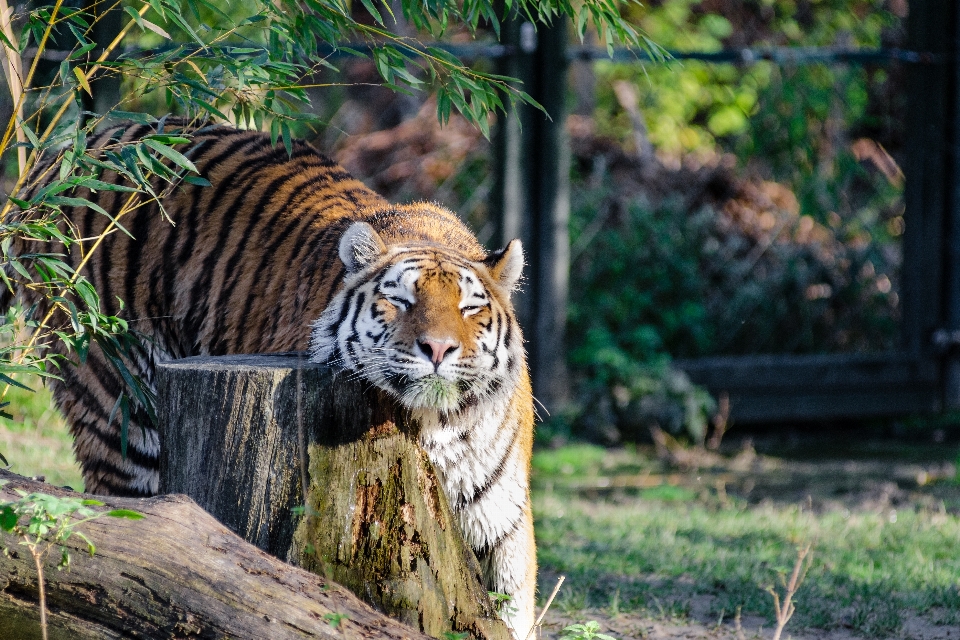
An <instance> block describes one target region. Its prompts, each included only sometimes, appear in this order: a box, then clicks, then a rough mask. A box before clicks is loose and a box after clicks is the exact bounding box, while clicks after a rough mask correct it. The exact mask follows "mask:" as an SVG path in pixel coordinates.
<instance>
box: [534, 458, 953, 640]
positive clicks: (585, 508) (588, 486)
mask: <svg viewBox="0 0 960 640" xmlns="http://www.w3.org/2000/svg"><path fill="white" fill-rule="evenodd" d="M952 451H954V452H955V451H956V448H955V447H954V448H953V449H952ZM733 459H734V457H732V456H728V457H727V458H719V457H714V459H713V460H711V461H710V464H709V465H707V467H706V468H700V469H697V470H689V471H687V472H678V471H677V470H676V469H671V468H669V467H668V466H666V465H664V464H663V463H660V462H659V461H657V460H655V459H654V458H653V456H652V452H647V453H644V452H642V451H641V452H640V453H637V452H629V451H614V452H608V451H604V450H602V449H599V448H596V447H590V446H572V447H565V448H562V449H559V450H556V451H542V452H539V453H537V454H536V456H535V457H534V469H535V473H534V483H535V491H534V505H535V509H534V510H535V515H536V532H537V543H538V548H539V557H540V566H541V585H540V592H541V593H548V594H549V592H550V590H551V589H552V587H553V584H554V582H555V580H556V576H557V575H559V574H563V575H565V576H566V577H567V578H566V579H567V582H566V584H567V585H569V586H568V587H565V588H564V589H563V590H562V592H561V593H562V595H561V597H560V598H559V600H558V602H557V603H556V605H555V606H558V607H559V608H560V610H561V611H563V612H564V613H568V614H573V616H574V617H575V618H576V617H578V616H577V612H581V613H580V615H579V617H582V618H589V617H596V613H597V612H600V613H601V614H603V615H608V616H609V615H611V614H624V613H636V614H639V615H642V616H647V617H652V618H658V617H659V618H663V617H669V618H687V617H690V616H691V615H692V614H696V615H695V616H694V617H699V618H700V620H699V621H700V622H706V621H709V620H712V621H717V620H720V619H723V618H725V619H726V620H730V618H732V617H733V615H734V614H735V612H736V611H737V610H738V609H741V610H742V612H743V614H745V615H746V614H751V615H755V616H756V615H759V616H765V617H767V618H768V619H769V620H770V621H772V619H773V605H772V597H771V595H770V594H769V593H767V591H766V589H765V588H766V587H768V586H773V585H776V586H781V580H782V577H783V576H784V575H785V574H789V572H790V570H791V569H792V567H793V565H794V563H795V560H796V554H797V549H798V547H800V546H801V545H805V544H807V543H812V545H813V549H814V556H813V564H812V567H811V569H810V571H809V574H808V575H807V578H806V581H805V582H804V583H803V585H802V586H801V588H800V590H799V592H798V595H797V597H796V600H797V612H796V614H795V616H794V618H793V620H792V621H791V622H790V625H789V626H788V629H794V630H795V629H798V628H805V627H806V628H818V629H832V628H838V627H846V628H849V629H852V630H853V631H855V632H856V633H858V634H859V635H863V636H867V637H878V638H887V637H893V636H896V635H897V634H898V632H899V631H900V629H901V626H902V625H903V624H904V622H905V620H906V619H907V618H908V617H917V616H919V617H922V618H924V619H925V621H926V622H927V623H928V624H930V625H934V626H938V625H958V624H960V517H958V516H957V513H956V512H953V513H950V512H947V511H946V507H945V505H946V504H947V503H946V502H945V501H944V500H943V499H935V500H934V501H933V502H931V501H929V500H924V499H923V495H914V494H923V493H926V494H932V495H938V494H943V493H945V491H946V493H954V494H956V493H957V492H956V489H957V486H956V480H955V479H954V478H945V479H941V480H939V481H938V482H935V483H924V485H923V486H919V483H918V482H917V481H916V480H913V481H912V483H913V484H914V485H917V486H915V487H912V488H911V490H909V491H903V490H900V489H897V490H898V491H900V494H898V495H897V499H898V500H900V501H901V502H899V503H897V504H896V505H895V506H894V505H893V504H892V503H890V501H887V502H883V501H880V502H877V501H876V500H871V491H870V486H871V482H872V480H871V479H869V478H867V477H864V478H863V479H862V484H863V485H864V490H865V491H864V494H863V495H859V496H858V495H850V496H847V498H848V500H847V504H845V503H844V501H842V500H841V501H836V500H835V499H834V498H835V497H836V496H832V497H831V499H828V500H824V499H822V496H814V495H811V496H810V498H809V499H807V500H805V501H803V502H801V503H800V504H791V503H789V502H784V501H782V500H778V499H777V497H776V495H773V496H771V495H767V494H764V493H763V492H762V491H761V492H759V494H758V495H753V494H757V493H758V492H757V489H756V488H757V487H758V486H762V485H763V483H762V480H763V476H764V475H768V474H773V475H776V476H780V477H782V476H784V475H789V474H790V473H795V472H796V471H797V470H796V469H795V468H793V467H795V466H797V465H809V463H806V462H804V463H798V462H796V461H788V462H784V461H779V460H776V459H765V457H763V456H757V457H756V458H754V460H753V462H752V463H751V468H750V469H748V470H747V471H744V470H743V469H741V470H740V471H739V472H736V471H735V470H736V464H735V463H734V462H733ZM952 459H955V453H954V454H953V456H952ZM824 465H825V467H826V468H827V469H829V468H831V467H830V463H829V462H825V463H824ZM741 466H742V465H741ZM916 466H921V467H922V465H914V466H912V467H910V468H909V469H908V471H909V470H913V471H915V467H916ZM928 466H930V468H938V469H942V468H943V467H942V466H939V465H938V463H936V462H932V461H931V462H929V463H928ZM805 468H807V470H808V471H809V472H810V473H811V474H816V468H810V467H809V466H807V467H805ZM888 468H889V474H888V481H887V482H886V483H884V484H885V486H886V487H887V489H888V490H890V491H893V489H892V488H891V487H890V483H891V481H892V480H893V481H895V480H896V478H897V477H898V474H900V475H903V474H902V471H903V470H902V469H898V468H897V467H896V466H895V465H888ZM731 469H734V472H731ZM917 473H919V472H917ZM740 475H742V476H743V477H749V479H750V480H749V482H750V483H749V484H747V488H748V489H749V491H748V492H747V495H748V497H738V496H737V495H736V493H737V492H738V491H740V489H739V487H740V486H741V485H740V484H739V481H740V480H741V479H742V478H740V477H739V476H740ZM717 478H721V479H722V480H723V482H724V484H726V485H728V486H724V484H718V483H717V482H716V479H717ZM836 480H837V481H838V483H840V484H847V483H846V481H847V480H849V479H848V478H837V479H836ZM658 481H660V482H661V483H662V484H659V485H657V484H656V483H657V482H658ZM904 484H910V481H904ZM781 591H782V589H781ZM695 602H696V603H699V604H700V606H699V610H698V611H692V607H691V603H695ZM703 603H706V606H703ZM591 612H592V613H591ZM769 626H772V625H769ZM769 626H768V628H769Z"/></svg>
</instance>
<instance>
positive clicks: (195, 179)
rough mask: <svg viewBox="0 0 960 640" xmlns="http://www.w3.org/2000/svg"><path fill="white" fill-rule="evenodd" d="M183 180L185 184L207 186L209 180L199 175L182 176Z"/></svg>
mask: <svg viewBox="0 0 960 640" xmlns="http://www.w3.org/2000/svg"><path fill="white" fill-rule="evenodd" d="M183 181H184V182H186V183H187V184H193V185H196V186H198V187H209V186H211V185H210V181H209V180H207V179H206V178H203V177H201V176H183Z"/></svg>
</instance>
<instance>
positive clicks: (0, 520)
mask: <svg viewBox="0 0 960 640" xmlns="http://www.w3.org/2000/svg"><path fill="white" fill-rule="evenodd" d="M4 462H5V463H6V460H4ZM19 520H20V517H19V516H17V512H16V511H14V510H13V507H12V506H10V505H9V504H5V505H3V506H0V529H3V530H4V531H13V528H14V527H15V526H17V522H18V521H19Z"/></svg>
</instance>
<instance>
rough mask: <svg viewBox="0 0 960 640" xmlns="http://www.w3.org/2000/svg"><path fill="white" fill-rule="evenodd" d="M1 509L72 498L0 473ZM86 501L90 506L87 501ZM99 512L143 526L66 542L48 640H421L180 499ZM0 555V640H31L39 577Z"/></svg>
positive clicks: (108, 525) (13, 557) (51, 571)
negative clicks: (123, 512) (129, 516)
mask: <svg viewBox="0 0 960 640" xmlns="http://www.w3.org/2000/svg"><path fill="white" fill-rule="evenodd" d="M0 479H2V480H8V481H9V482H8V484H6V485H4V486H2V487H0V500H13V499H17V498H18V496H17V494H15V493H14V489H18V488H19V489H23V490H24V491H27V492H43V493H48V494H52V495H59V496H64V495H69V496H81V495H82V494H77V493H74V492H72V491H69V490H66V489H59V488H56V487H53V486H51V485H48V484H44V483H41V482H36V481H33V480H28V479H26V478H23V477H21V476H17V475H15V474H12V473H9V472H7V471H3V470H0ZM84 497H94V496H84ZM97 499H100V500H102V501H103V502H105V503H106V504H107V506H106V507H104V509H133V510H136V511H139V512H140V513H142V514H144V516H145V517H144V518H143V519H142V520H121V519H115V518H101V519H98V520H93V521H91V522H87V523H84V524H83V525H82V526H81V528H80V530H81V531H82V532H83V533H84V534H86V535H87V537H89V538H90V539H91V540H92V541H93V542H94V544H95V545H96V548H97V550H96V555H95V556H94V557H90V556H89V555H88V554H87V552H86V547H85V545H83V544H82V542H81V541H80V540H78V539H75V538H72V539H71V540H70V541H69V543H70V544H69V545H68V546H69V547H70V548H71V549H72V554H71V555H72V558H73V560H72V564H71V568H70V569H69V570H68V571H57V570H56V568H55V564H56V561H57V559H58V558H57V556H56V554H52V555H53V557H52V558H49V559H48V562H47V566H46V570H45V577H46V587H47V602H48V608H49V624H50V637H51V638H52V639H56V638H62V639H66V640H85V639H87V638H98V639H100V638H187V637H190V638H194V637H196V638H249V639H257V640H262V639H266V638H269V639H277V640H285V639H287V638H331V639H333V638H336V639H338V640H341V639H343V638H383V639H391V640H392V639H397V640H399V639H401V638H408V639H410V640H425V639H426V636H424V635H422V634H421V633H419V632H417V631H416V630H414V629H411V628H410V627H407V626H405V625H402V624H401V623H399V622H397V621H395V620H393V619H391V618H388V617H387V616H385V615H383V614H381V613H378V612H376V611H374V610H373V609H372V608H371V607H369V606H368V605H366V604H365V603H363V602H361V601H360V600H359V599H358V598H356V597H355V596H354V595H353V594H351V593H350V592H349V591H347V590H346V589H344V588H343V587H340V586H338V585H336V584H333V583H331V582H330V581H329V580H327V579H325V578H322V577H320V576H317V575H315V574H313V573H310V572H308V571H305V570H303V569H299V568H297V567H292V566H290V565H288V564H286V563H284V562H282V561H280V560H278V559H276V558H274V557H272V556H270V555H268V554H266V553H264V552H263V551H261V550H259V549H257V548H256V547H254V546H253V545H251V544H249V543H247V542H245V541H243V540H241V539H240V538H239V537H238V536H237V535H235V534H234V533H232V532H231V531H229V530H228V529H227V528H226V527H224V526H223V525H222V524H220V523H219V522H217V521H216V520H215V519H214V518H212V517H211V516H210V515H209V514H207V513H206V512H204V511H203V510H202V509H200V508H199V507H198V506H197V505H196V504H195V503H194V502H193V501H192V500H190V499H189V498H187V497H186V496H182V495H166V496H158V497H155V498H146V499H134V498H103V497H97ZM3 542H4V544H5V545H6V546H7V547H8V548H9V549H10V551H11V554H10V555H9V556H6V557H5V556H3V555H0V638H3V639H4V640H31V639H32V638H40V625H39V619H40V615H39V608H38V604H37V600H38V598H37V595H38V590H37V572H36V569H35V568H34V565H33V559H32V558H31V556H30V554H29V553H28V552H27V551H26V550H25V549H23V548H22V547H21V548H19V549H18V547H17V545H16V540H15V539H12V538H11V537H9V536H8V537H5V538H4V540H3Z"/></svg>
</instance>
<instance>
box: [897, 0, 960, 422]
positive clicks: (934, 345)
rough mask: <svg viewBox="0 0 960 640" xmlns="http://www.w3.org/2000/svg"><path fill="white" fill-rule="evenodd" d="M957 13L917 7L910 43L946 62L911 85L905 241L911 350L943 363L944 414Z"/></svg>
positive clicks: (954, 400)
mask: <svg viewBox="0 0 960 640" xmlns="http://www.w3.org/2000/svg"><path fill="white" fill-rule="evenodd" d="M955 16H956V12H955V10H954V3H953V2H952V1H951V0H925V1H919V2H914V3H911V5H910V18H909V21H908V25H907V26H908V44H909V47H910V49H911V50H913V51H924V52H930V53H932V54H935V55H937V56H939V59H938V61H937V63H936V64H929V65H917V66H916V67H913V68H911V69H910V75H909V77H908V79H907V95H908V100H909V102H908V111H907V122H906V128H907V135H906V140H907V142H906V159H905V166H904V172H905V174H906V176H907V183H906V193H905V204H906V214H905V217H904V220H905V222H906V229H905V231H904V236H903V276H902V287H901V289H902V294H903V297H902V304H903V307H902V308H903V338H904V348H905V350H906V351H907V353H909V354H910V355H911V356H913V357H914V358H916V359H917V360H918V361H920V362H924V361H927V362H931V363H936V362H937V360H938V358H939V356H940V354H939V353H938V350H942V352H943V353H944V354H946V356H945V357H944V358H942V359H941V360H940V362H941V367H940V372H939V377H940V381H941V389H942V392H941V394H940V395H941V399H942V402H943V406H944V407H957V406H960V366H958V365H960V362H958V360H957V358H956V356H955V355H951V353H952V354H956V353H957V349H958V347H960V344H951V343H954V342H955V341H954V340H952V339H951V336H952V335H953V334H954V332H955V331H956V330H958V329H960V308H958V303H960V297H958V296H960V291H957V287H958V286H960V281H958V279H957V276H958V275H960V271H958V269H960V261H958V258H960V254H958V253H957V251H956V250H955V248H952V246H953V247H955V246H956V241H957V238H956V236H957V234H958V233H960V228H958V226H957V224H956V222H957V221H956V217H957V215H958V212H960V208H958V202H957V197H958V196H960V192H958V186H957V178H958V177H960V176H957V174H956V172H957V170H958V167H957V163H956V151H955V147H956V141H957V138H956V135H957V134H956V129H955V122H956V117H957V113H956V108H957V105H956V104H955V103H956V86H957V85H956V78H955V75H954V74H955V73H956V68H955V66H956V65H955V54H954V47H955V46H956V43H955V42H954V39H955V38H956V30H955V20H956V17H955Z"/></svg>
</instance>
